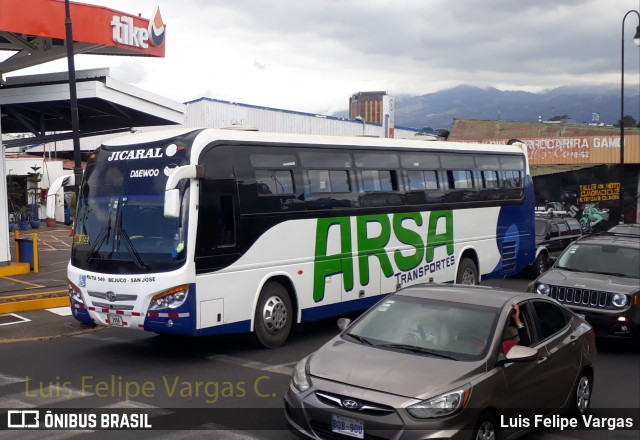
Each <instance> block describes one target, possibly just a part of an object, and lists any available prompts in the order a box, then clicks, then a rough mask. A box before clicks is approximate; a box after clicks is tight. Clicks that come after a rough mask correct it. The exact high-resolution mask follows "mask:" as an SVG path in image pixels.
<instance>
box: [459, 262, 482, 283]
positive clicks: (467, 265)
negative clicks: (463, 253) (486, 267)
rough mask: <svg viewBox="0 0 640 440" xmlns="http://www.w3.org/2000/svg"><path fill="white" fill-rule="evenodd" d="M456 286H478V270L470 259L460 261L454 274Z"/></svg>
mask: <svg viewBox="0 0 640 440" xmlns="http://www.w3.org/2000/svg"><path fill="white" fill-rule="evenodd" d="M456 284H467V285H477V284H480V283H479V279H478V268H477V267H476V263H474V262H473V260H472V259H471V258H463V259H462V261H460V265H459V266H458V273H457V274H456Z"/></svg>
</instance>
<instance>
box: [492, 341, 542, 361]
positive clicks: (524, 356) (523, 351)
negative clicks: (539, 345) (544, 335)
mask: <svg viewBox="0 0 640 440" xmlns="http://www.w3.org/2000/svg"><path fill="white" fill-rule="evenodd" d="M537 358H538V350H536V349H535V348H531V347H525V346H523V345H514V346H513V347H511V349H510V350H509V352H508V353H507V355H506V356H505V355H503V354H500V355H499V356H498V362H497V364H498V365H504V364H509V363H511V362H530V361H533V360H536V359H537Z"/></svg>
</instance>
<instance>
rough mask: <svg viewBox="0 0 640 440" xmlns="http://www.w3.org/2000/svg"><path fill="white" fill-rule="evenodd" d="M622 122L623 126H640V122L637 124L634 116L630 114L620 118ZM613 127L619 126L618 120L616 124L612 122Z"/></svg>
mask: <svg viewBox="0 0 640 440" xmlns="http://www.w3.org/2000/svg"><path fill="white" fill-rule="evenodd" d="M622 123H623V124H624V126H625V127H636V126H638V127H640V124H638V122H637V121H636V118H634V117H633V116H631V115H624V118H622ZM614 127H620V122H618V123H617V124H614Z"/></svg>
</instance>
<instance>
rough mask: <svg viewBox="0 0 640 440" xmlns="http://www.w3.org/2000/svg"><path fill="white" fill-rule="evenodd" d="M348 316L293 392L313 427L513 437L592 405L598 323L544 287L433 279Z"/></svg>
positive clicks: (309, 429)
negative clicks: (539, 290) (544, 292)
mask: <svg viewBox="0 0 640 440" xmlns="http://www.w3.org/2000/svg"><path fill="white" fill-rule="evenodd" d="M339 326H340V328H341V330H342V331H341V333H340V334H339V335H338V336H336V337H334V338H333V339H332V340H330V341H329V342H328V343H327V344H325V345H324V346H323V347H322V348H320V349H319V350H318V351H317V352H315V353H314V354H312V355H310V356H308V357H306V358H304V359H302V360H301V361H300V362H299V363H298V364H297V366H296V368H295V371H294V374H293V378H292V381H291V385H290V387H289V390H288V392H287V394H286V395H285V399H284V400H285V416H286V419H287V422H288V425H289V428H290V429H291V430H292V431H293V432H294V433H296V434H298V435H299V436H301V437H304V438H312V439H351V438H359V439H369V440H379V439H396V440H399V439H444V438H447V439H450V438H451V439H469V438H472V439H485V440H488V439H496V438H515V437H518V436H520V435H522V434H524V433H525V432H527V431H529V430H531V429H532V428H535V427H536V426H537V424H538V422H540V421H543V420H546V418H547V417H549V418H550V417H552V416H551V415H552V414H559V413H563V412H564V409H567V410H569V409H573V410H574V411H575V414H576V415H580V414H584V413H586V411H587V410H588V408H589V402H590V395H591V389H592V385H593V378H594V360H595V356H596V348H595V337H594V333H593V330H592V328H591V327H590V326H589V324H587V323H586V322H585V321H584V320H583V319H581V318H580V317H578V316H577V315H575V314H573V313H572V312H571V311H569V310H568V309H566V308H565V307H563V306H562V305H561V304H559V303H558V302H556V301H554V300H552V299H550V298H547V297H543V296H540V295H532V294H523V293H520V292H513V291H507V290H502V289H491V288H486V287H479V286H458V285H455V286H439V285H433V284H426V285H419V286H413V287H409V288H406V289H403V290H401V291H398V292H396V293H394V294H392V295H389V296H387V297H385V298H384V299H383V300H382V301H380V302H379V303H378V304H376V305H375V306H374V307H372V308H371V309H370V310H369V311H367V312H366V313H365V314H363V315H362V316H361V317H360V318H358V319H357V320H356V321H354V322H353V323H352V322H350V321H349V320H346V319H341V320H340V321H339ZM558 410H561V411H560V412H559V411H558ZM549 420H551V419H549Z"/></svg>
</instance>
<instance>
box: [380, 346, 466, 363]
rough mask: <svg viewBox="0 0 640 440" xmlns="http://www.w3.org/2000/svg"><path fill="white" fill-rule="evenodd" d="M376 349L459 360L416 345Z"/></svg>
mask: <svg viewBox="0 0 640 440" xmlns="http://www.w3.org/2000/svg"><path fill="white" fill-rule="evenodd" d="M376 347H382V348H397V349H399V350H405V351H410V352H412V353H420V354H428V355H429V356H436V357H441V358H444V359H452V360H454V361H457V360H458V359H456V358H454V357H451V356H449V355H446V354H442V353H440V352H437V351H433V350H429V349H428V348H422V347H417V346H415V345H409V344H376Z"/></svg>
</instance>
